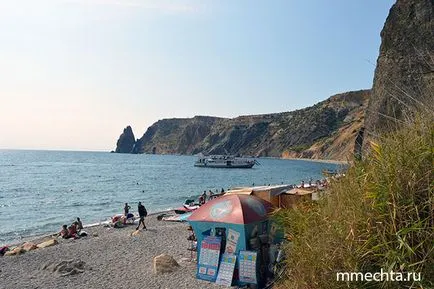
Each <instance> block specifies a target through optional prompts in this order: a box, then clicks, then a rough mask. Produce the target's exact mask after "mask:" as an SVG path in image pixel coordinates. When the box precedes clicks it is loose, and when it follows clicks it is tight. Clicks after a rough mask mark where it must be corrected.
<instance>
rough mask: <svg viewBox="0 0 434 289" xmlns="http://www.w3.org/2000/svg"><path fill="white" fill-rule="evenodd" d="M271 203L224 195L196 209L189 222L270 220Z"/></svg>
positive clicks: (258, 199) (245, 196) (233, 222)
mask: <svg viewBox="0 0 434 289" xmlns="http://www.w3.org/2000/svg"><path fill="white" fill-rule="evenodd" d="M272 210H273V206H272V204H271V203H269V202H267V201H265V200H263V199H260V198H257V197H255V196H249V195H238V194H234V195H224V196H222V197H218V198H215V199H213V200H211V201H208V202H207V203H205V204H204V205H202V206H201V207H200V208H198V209H196V210H195V211H194V212H193V214H191V216H190V217H189V218H188V221H189V222H214V223H215V222H217V223H229V224H250V223H254V222H259V221H263V220H267V219H268V214H269V213H270V212H271V211H272Z"/></svg>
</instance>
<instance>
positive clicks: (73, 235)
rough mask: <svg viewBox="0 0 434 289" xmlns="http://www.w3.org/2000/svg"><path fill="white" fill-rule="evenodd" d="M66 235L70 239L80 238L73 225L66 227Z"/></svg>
mask: <svg viewBox="0 0 434 289" xmlns="http://www.w3.org/2000/svg"><path fill="white" fill-rule="evenodd" d="M68 233H69V237H70V238H74V239H78V238H80V236H79V235H78V233H77V227H76V225H75V224H74V223H72V225H71V226H69V227H68Z"/></svg>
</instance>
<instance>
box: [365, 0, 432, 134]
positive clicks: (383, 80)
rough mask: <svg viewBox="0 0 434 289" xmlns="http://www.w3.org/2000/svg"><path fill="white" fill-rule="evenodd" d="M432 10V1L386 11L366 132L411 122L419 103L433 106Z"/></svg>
mask: <svg viewBox="0 0 434 289" xmlns="http://www.w3.org/2000/svg"><path fill="white" fill-rule="evenodd" d="M433 7H434V1H433V0H398V1H397V2H396V3H395V4H394V5H393V7H392V8H391V9H390V12H389V16H388V17H387V20H386V22H385V24H384V28H383V30H382V32H381V47H380V54H379V57H378V59H377V67H376V69H375V76H374V84H373V90H372V97H371V99H370V102H369V107H368V111H367V114H366V128H367V130H368V132H372V131H375V130H377V131H378V132H381V131H384V130H387V129H389V128H391V127H394V126H395V125H396V124H397V122H396V121H394V119H399V120H402V119H404V118H406V117H410V118H411V115H412V112H414V111H415V108H417V107H419V106H421V104H422V103H423V104H424V105H425V106H431V105H432V104H433V91H434V81H433V80H434V25H433V9H434V8H433ZM398 123H399V122H398Z"/></svg>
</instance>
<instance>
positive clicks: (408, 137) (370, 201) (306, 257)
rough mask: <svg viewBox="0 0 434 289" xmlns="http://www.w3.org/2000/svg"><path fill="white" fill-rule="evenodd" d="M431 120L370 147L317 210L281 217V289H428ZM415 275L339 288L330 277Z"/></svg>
mask: <svg viewBox="0 0 434 289" xmlns="http://www.w3.org/2000/svg"><path fill="white" fill-rule="evenodd" d="M433 120H434V118H433V116H432V114H431V113H428V115H426V114H424V117H416V118H414V120H413V121H411V122H407V123H406V124H405V125H404V126H403V127H402V128H401V129H400V130H398V131H394V132H391V133H388V134H383V135H382V136H381V138H377V139H376V140H374V141H372V142H371V150H370V153H369V154H368V155H367V156H366V158H365V159H364V160H362V161H358V162H354V163H353V164H352V166H351V167H350V168H349V169H348V171H347V172H346V174H345V176H344V177H342V178H340V179H338V180H335V181H332V183H331V186H330V188H329V189H328V193H327V196H326V197H325V198H323V199H322V200H321V201H320V202H319V203H315V204H313V203H302V204H300V205H299V206H298V207H297V208H296V209H292V210H281V211H278V212H277V213H276V216H275V217H276V220H277V221H279V222H280V223H281V224H282V225H283V226H284V227H285V230H286V232H287V233H288V234H289V235H290V238H291V240H292V242H291V243H290V246H288V248H286V253H287V257H288V258H287V263H288V264H287V270H286V272H285V273H286V276H285V280H284V281H283V282H281V284H280V288H324V289H333V288H434V198H433V185H434V182H433V180H434V178H433V176H434V172H433V161H434V122H433ZM381 269H382V270H383V271H394V272H417V273H419V272H420V273H421V278H422V279H421V280H420V281H415V282H391V281H383V282H366V281H365V282H360V281H359V282H342V281H341V282H338V281H336V273H337V272H362V273H366V272H372V273H374V272H380V270H381Z"/></svg>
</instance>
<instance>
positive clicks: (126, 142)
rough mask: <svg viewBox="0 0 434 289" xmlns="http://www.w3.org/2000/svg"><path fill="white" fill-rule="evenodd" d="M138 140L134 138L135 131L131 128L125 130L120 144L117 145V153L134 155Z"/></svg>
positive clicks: (120, 138)
mask: <svg viewBox="0 0 434 289" xmlns="http://www.w3.org/2000/svg"><path fill="white" fill-rule="evenodd" d="M135 144H136V139H135V138H134V134H133V130H132V129H131V127H130V126H127V127H126V128H125V129H124V132H123V133H122V134H121V135H120V137H119V139H118V142H117V143H116V150H115V152H116V153H132V152H133V151H134V146H135Z"/></svg>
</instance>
